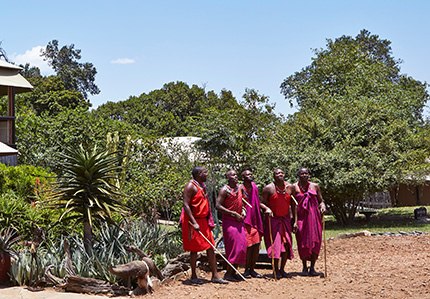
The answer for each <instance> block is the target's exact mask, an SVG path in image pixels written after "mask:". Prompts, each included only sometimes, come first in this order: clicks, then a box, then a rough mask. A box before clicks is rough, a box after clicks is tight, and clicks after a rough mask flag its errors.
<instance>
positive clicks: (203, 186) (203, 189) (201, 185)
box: [193, 179, 207, 198]
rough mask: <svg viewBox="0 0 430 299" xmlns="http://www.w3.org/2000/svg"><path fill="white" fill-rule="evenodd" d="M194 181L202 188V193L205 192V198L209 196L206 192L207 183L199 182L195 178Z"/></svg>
mask: <svg viewBox="0 0 430 299" xmlns="http://www.w3.org/2000/svg"><path fill="white" fill-rule="evenodd" d="M193 182H194V183H195V184H196V185H197V187H198V188H199V189H200V190H202V193H203V196H204V197H205V198H207V194H206V186H205V184H204V183H201V184H200V183H199V182H197V181H196V180H195V179H193Z"/></svg>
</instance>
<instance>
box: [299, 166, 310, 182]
mask: <svg viewBox="0 0 430 299" xmlns="http://www.w3.org/2000/svg"><path fill="white" fill-rule="evenodd" d="M298 177H299V180H300V181H301V182H307V181H308V180H309V171H308V170H307V169H306V168H300V169H299V173H298Z"/></svg>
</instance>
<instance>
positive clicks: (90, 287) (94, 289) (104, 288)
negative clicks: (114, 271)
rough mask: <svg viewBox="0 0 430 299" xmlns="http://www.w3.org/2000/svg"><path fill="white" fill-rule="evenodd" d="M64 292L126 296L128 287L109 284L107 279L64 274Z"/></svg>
mask: <svg viewBox="0 0 430 299" xmlns="http://www.w3.org/2000/svg"><path fill="white" fill-rule="evenodd" d="M64 290H65V291H66V292H75V293H85V294H103V295H115V296H127V295H128V292H129V291H128V289H127V288H125V287H123V286H116V285H111V284H110V283H109V282H107V281H103V280H98V279H94V278H87V277H82V276H66V283H65V285H64Z"/></svg>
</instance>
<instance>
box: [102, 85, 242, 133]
mask: <svg viewBox="0 0 430 299" xmlns="http://www.w3.org/2000/svg"><path fill="white" fill-rule="evenodd" d="M237 105H238V104H237V102H236V99H235V98H234V97H233V95H232V94H231V92H229V91H222V92H221V94H220V96H218V95H217V94H216V93H215V92H213V91H209V92H206V91H205V90H204V89H203V88H201V87H198V86H197V85H193V86H191V87H190V86H188V84H186V83H184V82H180V81H178V82H170V83H167V84H165V85H164V86H163V88H161V89H157V90H153V91H151V92H150V93H148V94H145V93H143V94H142V95H140V96H139V97H130V98H129V99H128V100H126V101H120V102H117V103H113V102H108V103H106V104H103V105H101V106H99V107H98V108H97V115H99V116H101V117H105V118H110V119H114V120H121V121H124V122H126V123H129V124H132V125H135V126H136V128H137V129H138V130H139V131H140V132H142V133H143V132H145V133H147V134H148V133H149V134H151V135H153V136H186V135H188V134H190V132H191V130H192V129H193V125H194V124H193V117H195V116H197V115H198V114H199V113H201V112H203V111H204V110H205V109H209V108H211V107H212V108H215V109H226V108H231V107H236V106H237Z"/></svg>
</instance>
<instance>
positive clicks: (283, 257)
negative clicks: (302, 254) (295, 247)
mask: <svg viewBox="0 0 430 299" xmlns="http://www.w3.org/2000/svg"><path fill="white" fill-rule="evenodd" d="M287 260H288V252H282V253H281V269H280V270H279V272H280V273H281V276H282V277H289V276H288V274H287V272H285V270H284V269H285V264H286V263H287Z"/></svg>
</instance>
